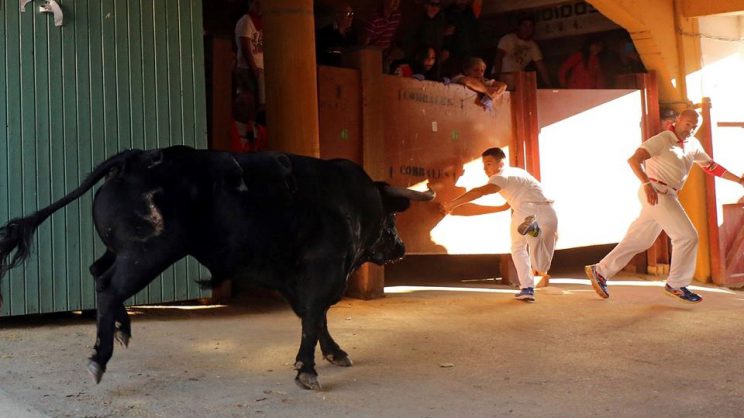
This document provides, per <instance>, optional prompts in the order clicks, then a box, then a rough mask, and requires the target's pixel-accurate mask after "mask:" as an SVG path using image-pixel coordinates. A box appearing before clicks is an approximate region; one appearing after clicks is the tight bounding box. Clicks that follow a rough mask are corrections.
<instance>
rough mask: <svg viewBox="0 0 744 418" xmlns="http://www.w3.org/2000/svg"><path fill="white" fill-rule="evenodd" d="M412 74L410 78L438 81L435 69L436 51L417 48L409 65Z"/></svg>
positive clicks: (429, 48)
mask: <svg viewBox="0 0 744 418" xmlns="http://www.w3.org/2000/svg"><path fill="white" fill-rule="evenodd" d="M411 70H412V72H413V74H412V75H411V77H413V78H415V79H417V80H420V81H423V80H429V81H440V80H439V74H438V71H437V70H438V68H437V51H436V50H435V49H434V48H432V47H428V46H425V47H422V48H419V49H418V50H417V51H416V53H415V54H414V57H413V63H412V64H411Z"/></svg>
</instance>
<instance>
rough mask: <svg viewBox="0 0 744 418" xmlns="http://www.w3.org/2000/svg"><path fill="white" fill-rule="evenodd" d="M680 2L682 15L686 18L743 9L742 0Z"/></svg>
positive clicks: (690, 0) (743, 0)
mask: <svg viewBox="0 0 744 418" xmlns="http://www.w3.org/2000/svg"><path fill="white" fill-rule="evenodd" d="M681 3H682V16H684V17H686V18H691V17H698V16H710V15H720V14H725V13H735V12H741V11H743V10H744V0H716V1H702V0H682V1H681Z"/></svg>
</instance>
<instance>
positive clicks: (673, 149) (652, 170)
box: [641, 130, 713, 190]
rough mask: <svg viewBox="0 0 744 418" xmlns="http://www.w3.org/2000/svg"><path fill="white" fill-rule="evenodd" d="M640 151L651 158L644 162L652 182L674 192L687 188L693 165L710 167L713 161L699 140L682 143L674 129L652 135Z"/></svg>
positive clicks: (690, 139) (693, 139)
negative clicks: (646, 153) (665, 186)
mask: <svg viewBox="0 0 744 418" xmlns="http://www.w3.org/2000/svg"><path fill="white" fill-rule="evenodd" d="M641 148H643V149H645V150H646V151H648V153H649V155H651V158H649V159H648V160H646V161H645V162H644V164H645V168H646V175H647V176H648V177H649V179H651V180H652V181H655V182H657V183H658V182H661V184H663V185H667V186H668V187H671V188H673V189H675V190H680V189H681V188H682V186H684V184H685V181H686V180H687V176H688V175H689V174H690V169H691V168H692V163H696V164H698V165H700V166H708V165H709V164H710V163H711V162H713V160H712V159H711V158H710V156H708V154H707V153H706V152H705V150H704V149H703V146H702V145H701V144H700V141H698V140H697V138H694V137H690V138H688V139H686V140H684V141H681V140H680V139H679V137H677V134H675V133H674V131H673V130H668V131H664V132H662V133H660V134H658V135H655V136H652V137H651V138H649V139H648V140H646V141H645V142H644V143H643V144H641Z"/></svg>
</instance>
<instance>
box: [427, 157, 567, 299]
mask: <svg viewBox="0 0 744 418" xmlns="http://www.w3.org/2000/svg"><path fill="white" fill-rule="evenodd" d="M482 159H483V171H485V172H486V175H487V176H488V177H489V178H488V183H487V184H485V185H483V186H481V187H476V188H474V189H472V190H469V191H468V192H466V193H464V194H462V195H461V196H459V197H458V198H456V199H454V200H452V201H450V202H446V203H443V204H442V205H441V209H442V211H443V212H444V213H447V214H448V213H450V212H452V210H453V209H455V208H457V207H458V206H461V205H464V204H465V203H468V202H471V201H473V200H475V199H477V198H479V197H481V196H485V195H489V194H493V193H501V196H503V197H504V199H506V204H505V205H501V206H481V205H473V206H477V207H478V208H480V211H479V213H493V212H502V211H505V210H507V209H509V208H511V209H513V212H512V217H511V256H512V260H514V266H515V267H516V270H517V277H518V278H519V287H520V291H519V293H518V294H517V295H516V298H517V299H518V300H523V301H525V302H534V300H535V290H534V287H535V278H534V276H533V275H532V269H533V268H534V270H536V271H537V274H538V275H540V276H543V277H544V278H545V277H546V276H547V273H548V270H549V269H550V263H551V262H552V261H553V250H554V249H555V242H556V240H557V230H558V219H557V217H556V215H555V210H553V201H552V200H550V199H548V198H547V197H545V193H544V192H543V190H542V186H541V185H540V182H538V181H537V180H536V179H535V178H534V177H532V175H530V173H528V172H527V171H525V170H522V169H521V168H518V167H508V166H506V165H505V161H504V160H505V159H506V155H505V154H504V151H502V150H501V148H489V149H487V150H485V151H483V154H482ZM538 221H539V224H538Z"/></svg>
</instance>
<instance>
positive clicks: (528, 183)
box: [488, 167, 552, 210]
mask: <svg viewBox="0 0 744 418" xmlns="http://www.w3.org/2000/svg"><path fill="white" fill-rule="evenodd" d="M488 182H489V183H490V184H493V185H496V186H498V187H499V188H501V190H500V191H499V193H501V196H503V197H504V199H506V202H507V203H508V204H509V206H511V207H512V208H513V209H514V210H519V209H520V208H521V207H522V206H523V205H525V204H527V203H546V202H552V200H551V199H548V198H547V197H545V192H543V189H542V185H540V182H538V181H537V180H536V179H535V178H534V177H532V175H531V174H530V173H528V172H526V171H525V170H522V169H521V168H518V167H504V168H503V169H502V170H501V171H500V172H498V173H496V174H494V175H493V176H491V178H489V179H488Z"/></svg>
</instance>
